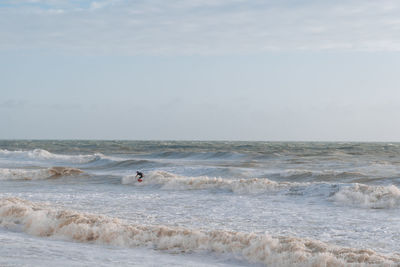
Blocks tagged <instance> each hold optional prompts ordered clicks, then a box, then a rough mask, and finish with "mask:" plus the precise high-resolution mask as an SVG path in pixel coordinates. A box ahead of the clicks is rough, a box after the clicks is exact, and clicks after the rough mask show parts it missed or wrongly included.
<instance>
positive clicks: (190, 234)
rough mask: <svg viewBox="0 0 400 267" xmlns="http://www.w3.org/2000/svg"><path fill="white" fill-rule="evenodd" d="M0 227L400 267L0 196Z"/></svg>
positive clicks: (368, 254)
mask: <svg viewBox="0 0 400 267" xmlns="http://www.w3.org/2000/svg"><path fill="white" fill-rule="evenodd" d="M0 226H2V227H5V228H7V229H10V230H13V231H24V232H26V233H28V234H31V235H35V236H41V237H54V238H60V239H66V240H73V241H78V242H86V243H97V244H107V245H115V246H121V247H138V246H141V247H149V248H154V249H158V250H167V251H171V252H180V253H187V252H196V251H209V252H214V253H221V254H222V253H230V254H233V255H234V256H235V257H238V258H244V259H246V260H248V261H249V262H253V263H254V262H258V263H263V264H265V265H269V266H393V265H396V266H398V265H399V264H400V257H399V256H396V255H392V256H386V255H382V254H378V253H376V252H374V251H372V250H368V249H355V248H345V247H339V246H335V245H330V244H327V243H323V242H320V241H316V240H311V239H302V238H294V237H273V236H270V235H268V234H255V233H241V232H235V231H226V230H214V231H203V230H196V229H188V228H180V227H168V226H162V225H161V226H146V225H138V224H129V223H127V222H124V221H122V220H119V219H117V218H109V217H106V216H102V215H94V214H87V213H81V212H77V211H70V210H65V209H56V208H52V207H48V206H46V205H41V204H37V203H33V202H30V201H26V200H22V199H19V198H5V199H0Z"/></svg>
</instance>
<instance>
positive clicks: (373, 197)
mask: <svg viewBox="0 0 400 267" xmlns="http://www.w3.org/2000/svg"><path fill="white" fill-rule="evenodd" d="M333 199H334V200H335V201H337V202H341V203H345V204H350V205H354V206H360V207H364V208H373V209H386V208H394V207H399V206H400V189H399V188H398V187H396V186H395V185H390V186H376V185H375V186H373V185H365V184H353V185H351V186H345V187H342V188H341V189H340V190H339V191H338V192H337V193H335V194H334V195H333Z"/></svg>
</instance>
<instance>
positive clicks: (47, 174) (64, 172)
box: [0, 167, 83, 180]
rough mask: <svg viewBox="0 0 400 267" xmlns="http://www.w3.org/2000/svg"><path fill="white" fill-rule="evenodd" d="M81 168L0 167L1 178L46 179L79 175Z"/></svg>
mask: <svg viewBox="0 0 400 267" xmlns="http://www.w3.org/2000/svg"><path fill="white" fill-rule="evenodd" d="M81 173H83V171H81V170H80V169H76V168H69V167H52V168H48V169H40V170H24V169H0V180H44V179H49V178H57V177H61V176H69V175H79V174H81Z"/></svg>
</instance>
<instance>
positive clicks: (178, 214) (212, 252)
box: [0, 141, 400, 266]
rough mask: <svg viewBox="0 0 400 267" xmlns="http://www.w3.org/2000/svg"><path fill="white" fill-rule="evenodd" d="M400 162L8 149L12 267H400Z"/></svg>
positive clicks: (289, 151)
mask: <svg viewBox="0 0 400 267" xmlns="http://www.w3.org/2000/svg"><path fill="white" fill-rule="evenodd" d="M398 152H400V147H399V146H398V145H396V144H335V143H329V144H324V143H316V144H307V143H306V144H300V143H295V144H291V143H256V142H255V143H251V142H250V143H243V142H242V143H241V142H233V143H230V142H209V143H208V142H203V143H202V142H125V141H113V142H111V141H64V142H58V141H47V142H46V141H8V142H5V141H2V142H0V184H1V186H0V241H2V244H4V246H2V248H0V265H7V264H8V265H12V264H15V265H26V266H37V265H43V266H47V265H51V262H55V263H57V264H58V265H61V266H87V265H100V266H115V265H122V266H123V265H130V266H131V265H138V266H155V265H159V264H161V265H166V266H168V265H170V266H172V265H173V266H177V265H178V266H179V265H180V266H235V265H236V266H254V265H256V266H400V255H399V254H398V252H399V251H400V242H399V241H400V234H399V233H400V215H399V213H398V211H399V209H400V190H399V186H400V185H399V183H398V178H397V175H398V173H400V172H398V171H400V169H399V164H398V162H400V161H399V158H398V157H399V156H398V155H400V153H398ZM136 170H141V171H143V172H144V173H145V177H144V179H143V182H141V183H139V182H137V180H136V179H135V177H134V176H135V172H136ZM85 252H86V253H85ZM28 255H29V256H28Z"/></svg>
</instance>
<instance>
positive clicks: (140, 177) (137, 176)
mask: <svg viewBox="0 0 400 267" xmlns="http://www.w3.org/2000/svg"><path fill="white" fill-rule="evenodd" d="M143 176H144V175H143V173H142V172H140V171H137V172H136V176H135V178H138V180H137V181H138V182H141V181H143V180H142V178H143Z"/></svg>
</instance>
